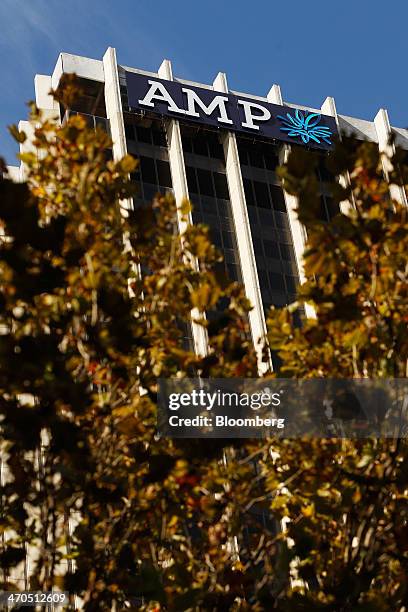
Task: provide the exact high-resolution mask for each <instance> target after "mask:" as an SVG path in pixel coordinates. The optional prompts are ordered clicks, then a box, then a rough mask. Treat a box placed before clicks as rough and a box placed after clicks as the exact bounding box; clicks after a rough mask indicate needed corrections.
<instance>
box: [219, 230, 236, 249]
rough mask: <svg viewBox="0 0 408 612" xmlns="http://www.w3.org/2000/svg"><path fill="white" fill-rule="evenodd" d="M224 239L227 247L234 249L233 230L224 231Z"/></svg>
mask: <svg viewBox="0 0 408 612" xmlns="http://www.w3.org/2000/svg"><path fill="white" fill-rule="evenodd" d="M222 239H223V242H224V247H225V248H227V249H233V248H234V247H235V244H234V238H233V234H232V233H231V232H222Z"/></svg>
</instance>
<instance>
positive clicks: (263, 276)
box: [258, 268, 269, 291]
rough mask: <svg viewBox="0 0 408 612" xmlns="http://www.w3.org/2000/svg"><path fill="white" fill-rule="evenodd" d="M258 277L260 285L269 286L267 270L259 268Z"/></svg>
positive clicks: (261, 286)
mask: <svg viewBox="0 0 408 612" xmlns="http://www.w3.org/2000/svg"><path fill="white" fill-rule="evenodd" d="M258 279H259V286H260V288H261V291H262V288H263V287H265V288H268V287H269V280H268V273H267V271H266V270H262V268H261V269H258Z"/></svg>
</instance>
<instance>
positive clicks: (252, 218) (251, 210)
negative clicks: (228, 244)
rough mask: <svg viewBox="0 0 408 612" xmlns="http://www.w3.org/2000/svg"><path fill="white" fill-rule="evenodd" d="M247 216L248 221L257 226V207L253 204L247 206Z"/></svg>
mask: <svg viewBox="0 0 408 612" xmlns="http://www.w3.org/2000/svg"><path fill="white" fill-rule="evenodd" d="M248 217H249V222H250V224H251V226H252V225H255V227H257V226H258V214H257V209H256V208H255V206H249V207H248Z"/></svg>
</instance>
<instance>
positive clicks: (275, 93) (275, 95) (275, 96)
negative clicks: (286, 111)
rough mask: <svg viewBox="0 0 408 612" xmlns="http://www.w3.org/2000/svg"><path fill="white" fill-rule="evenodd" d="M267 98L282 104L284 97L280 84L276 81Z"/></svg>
mask: <svg viewBox="0 0 408 612" xmlns="http://www.w3.org/2000/svg"><path fill="white" fill-rule="evenodd" d="M266 98H267V100H268V102H270V103H271V104H280V105H281V106H282V105H283V98H282V92H281V88H280V85H276V83H275V84H274V85H272V87H271V88H270V90H269V92H268V94H267V96H266Z"/></svg>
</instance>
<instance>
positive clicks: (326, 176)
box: [318, 157, 335, 183]
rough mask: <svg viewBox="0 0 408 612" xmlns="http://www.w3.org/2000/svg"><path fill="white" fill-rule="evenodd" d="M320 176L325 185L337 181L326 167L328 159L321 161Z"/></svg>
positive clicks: (324, 158)
mask: <svg viewBox="0 0 408 612" xmlns="http://www.w3.org/2000/svg"><path fill="white" fill-rule="evenodd" d="M318 175H319V178H320V180H321V181H322V182H323V183H331V182H333V181H334V180H335V175H334V174H333V173H332V172H330V170H328V168H327V167H326V157H323V158H321V159H320V160H319V166H318Z"/></svg>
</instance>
